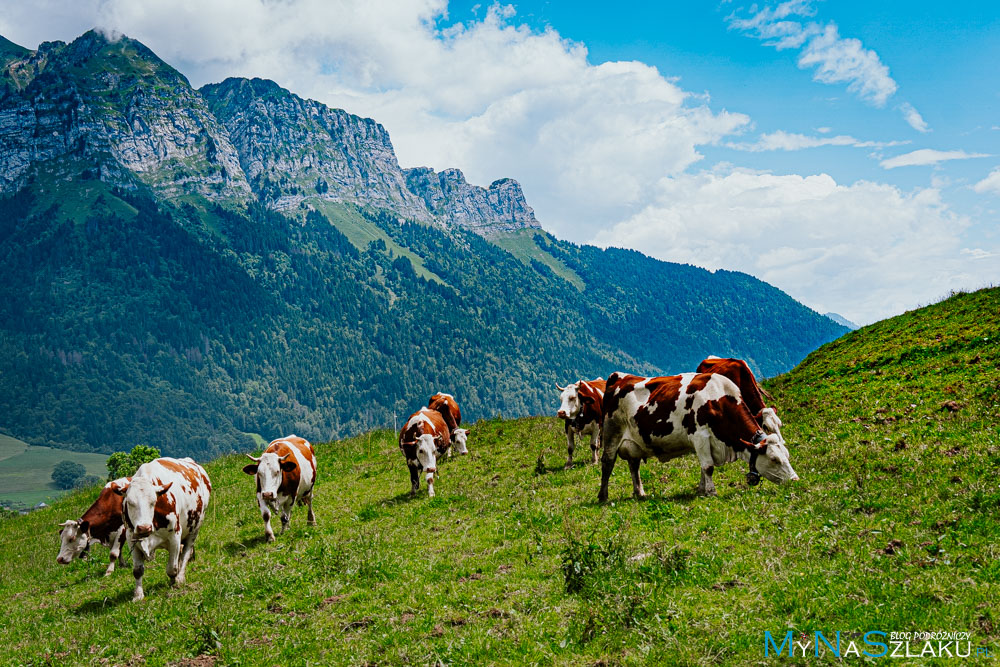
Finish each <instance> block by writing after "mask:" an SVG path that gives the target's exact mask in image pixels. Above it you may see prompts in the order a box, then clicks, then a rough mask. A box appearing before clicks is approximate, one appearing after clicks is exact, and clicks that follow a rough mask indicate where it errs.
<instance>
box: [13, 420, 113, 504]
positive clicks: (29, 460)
mask: <svg viewBox="0 0 1000 667" xmlns="http://www.w3.org/2000/svg"><path fill="white" fill-rule="evenodd" d="M11 441H13V442H11ZM15 443H20V445H21V447H15V446H14V445H15ZM16 449H20V451H17V453H15V450H16ZM107 460H108V457H107V455H106V454H86V453H83V452H71V451H68V450H65V449H53V448H52V447H35V446H29V445H28V444H27V443H25V442H21V441H20V440H15V439H14V438H9V437H7V436H0V501H7V502H20V503H24V504H25V505H28V506H31V505H35V504H37V503H39V502H41V501H43V500H44V501H46V502H52V500H53V499H55V498H59V497H60V496H63V495H65V494H66V492H65V491H63V490H62V489H57V488H56V487H55V485H54V484H53V483H52V469H53V468H55V466H56V464H57V463H59V462H60V461H73V462H74V463H79V464H81V465H82V466H83V467H85V468H86V469H87V474H88V475H98V476H99V477H101V478H104V477H106V476H107V474H108V469H107V467H105V465H104V464H105V462H106V461H107Z"/></svg>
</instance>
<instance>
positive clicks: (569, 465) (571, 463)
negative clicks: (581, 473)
mask: <svg viewBox="0 0 1000 667" xmlns="http://www.w3.org/2000/svg"><path fill="white" fill-rule="evenodd" d="M572 468H573V462H572V461H571V462H569V463H567V464H566V465H564V466H563V470H571V469H572Z"/></svg>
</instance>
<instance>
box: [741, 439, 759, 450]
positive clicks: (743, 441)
mask: <svg viewBox="0 0 1000 667" xmlns="http://www.w3.org/2000/svg"><path fill="white" fill-rule="evenodd" d="M740 442H742V443H743V444H744V445H746V446H747V447H750V448H751V449H760V448H761V447H763V446H764V445H762V444H759V443H758V444H756V445H755V444H753V443H752V442H750V441H748V440H744V439H743V438H740Z"/></svg>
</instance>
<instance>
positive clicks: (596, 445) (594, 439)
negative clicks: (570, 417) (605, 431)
mask: <svg viewBox="0 0 1000 667" xmlns="http://www.w3.org/2000/svg"><path fill="white" fill-rule="evenodd" d="M600 450H601V429H600V428H599V427H597V426H594V428H593V430H592V431H591V432H590V454H591V458H592V461H591V463H593V464H594V465H597V459H598V456H597V452H599V451H600Z"/></svg>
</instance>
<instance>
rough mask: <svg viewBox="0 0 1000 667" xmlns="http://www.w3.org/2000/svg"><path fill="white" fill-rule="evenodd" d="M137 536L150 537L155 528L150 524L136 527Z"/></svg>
mask: <svg viewBox="0 0 1000 667" xmlns="http://www.w3.org/2000/svg"><path fill="white" fill-rule="evenodd" d="M135 534H136V536H138V537H148V536H149V535H152V534H153V527H152V526H151V525H150V524H148V523H147V524H143V525H141V526H136V527H135Z"/></svg>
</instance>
